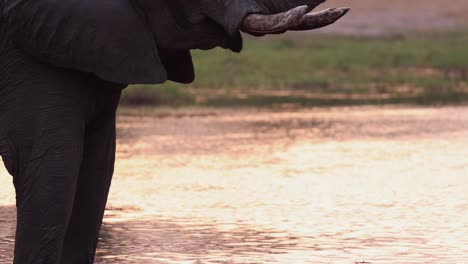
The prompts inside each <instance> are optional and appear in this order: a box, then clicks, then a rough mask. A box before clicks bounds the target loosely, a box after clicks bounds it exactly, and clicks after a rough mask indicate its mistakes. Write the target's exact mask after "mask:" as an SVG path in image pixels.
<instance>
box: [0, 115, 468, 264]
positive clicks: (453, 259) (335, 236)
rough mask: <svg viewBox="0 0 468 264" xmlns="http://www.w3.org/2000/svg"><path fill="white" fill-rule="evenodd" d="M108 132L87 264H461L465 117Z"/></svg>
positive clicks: (255, 121) (190, 118)
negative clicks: (103, 206)
mask: <svg viewBox="0 0 468 264" xmlns="http://www.w3.org/2000/svg"><path fill="white" fill-rule="evenodd" d="M118 130H119V141H118V161H117V166H116V175H115V179H114V182H113V186H112V190H111V195H110V200H109V206H108V211H107V214H106V218H105V224H104V226H103V230H102V236H101V242H100V248H99V250H98V257H97V263H104V264H108V263H109V264H110V263H148V264H153V263H350V264H353V263H356V262H369V263H468V199H467V198H468V197H467V194H468V107H444V108H413V107H384V108H382V107H379V108H376V107H353V108H319V109H307V110H278V111H275V110H266V109H264V110H258V109H243V110H237V109H235V110H229V109H221V110H220V109H216V110H211V109H205V110H187V109H185V110H164V109H162V110H161V109H159V110H131V109H124V110H123V111H122V113H121V115H120V118H119V125H118ZM0 174H1V176H0V186H2V189H1V192H0V257H1V258H3V259H4V260H6V262H5V263H8V262H11V250H12V243H13V234H14V230H13V229H14V209H13V207H12V205H13V204H14V195H13V193H12V192H13V191H12V187H11V184H10V183H9V182H10V181H11V178H10V177H8V176H5V175H6V173H5V172H4V171H3V170H2V171H1V172H0ZM4 186H7V188H6V189H5V188H4ZM0 263H1V261H0Z"/></svg>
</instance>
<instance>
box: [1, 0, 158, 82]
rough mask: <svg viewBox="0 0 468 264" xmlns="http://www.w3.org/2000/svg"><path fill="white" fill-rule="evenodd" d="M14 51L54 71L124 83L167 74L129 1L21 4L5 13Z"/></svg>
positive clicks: (71, 0) (36, 0)
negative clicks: (75, 72) (51, 66)
mask: <svg viewBox="0 0 468 264" xmlns="http://www.w3.org/2000/svg"><path fill="white" fill-rule="evenodd" d="M9 25H10V27H11V28H13V34H12V37H13V41H14V43H15V45H16V46H17V48H18V49H20V50H22V51H23V52H26V53H28V54H30V55H32V56H33V57H36V58H38V59H39V60H41V61H43V62H46V63H50V64H53V65H55V66H58V67H64V68H70V69H75V70H78V71H83V72H90V73H94V74H95V75H97V76H98V77H100V78H101V79H104V80H107V81H111V82H116V83H124V84H134V83H141V84H158V83H163V82H164V81H166V79H167V73H166V70H165V68H164V65H163V64H162V62H161V59H160V57H159V55H158V50H157V46H156V43H155V40H154V38H153V35H152V33H151V31H150V30H149V28H148V26H147V25H146V22H145V20H144V19H143V18H142V16H141V13H140V12H139V10H138V9H137V7H136V6H134V5H133V4H132V3H131V1H129V0H98V1H96V0H33V1H23V2H22V3H20V4H19V5H17V6H15V7H14V8H12V9H11V10H10V12H9Z"/></svg>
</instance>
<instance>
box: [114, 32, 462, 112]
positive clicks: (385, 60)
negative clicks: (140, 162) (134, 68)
mask: <svg viewBox="0 0 468 264" xmlns="http://www.w3.org/2000/svg"><path fill="white" fill-rule="evenodd" d="M467 43H468V34H467V33H466V32H460V33H450V34H443V35H433V36H427V35H426V36H418V37H416V36H415V37H405V38H379V39H377V38H354V37H331V36H307V37H300V36H293V37H292V38H290V39H286V38H270V39H247V40H246V41H245V48H244V51H243V52H242V53H241V54H233V53H231V52H227V51H224V50H221V49H217V50H213V51H210V52H206V51H199V52H198V51H197V52H194V53H193V55H194V61H195V64H196V74H197V80H196V81H195V82H194V83H193V84H190V85H188V86H187V85H186V86H183V85H179V84H175V83H166V84H164V85H159V86H134V87H131V88H129V89H127V90H126V91H125V95H124V98H123V101H124V103H128V104H132V103H149V104H152V103H156V104H160V105H209V106H218V105H219V106H225V105H230V106H235V105H255V106H270V105H272V104H284V103H293V104H300V105H324V104H325V105H338V104H365V103H400V102H405V103H423V104H424V103H445V102H460V101H466V100H467V99H468V44H467Z"/></svg>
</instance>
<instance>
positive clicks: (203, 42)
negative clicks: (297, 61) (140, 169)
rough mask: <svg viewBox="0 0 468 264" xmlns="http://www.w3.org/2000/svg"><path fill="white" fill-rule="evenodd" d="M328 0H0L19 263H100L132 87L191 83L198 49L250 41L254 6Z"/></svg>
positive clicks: (2, 124) (237, 46) (5, 143)
mask: <svg viewBox="0 0 468 264" xmlns="http://www.w3.org/2000/svg"><path fill="white" fill-rule="evenodd" d="M323 1H324V0H271V1H268V0H178V1H176V0H0V154H1V156H2V158H3V160H4V163H5V166H6V168H7V170H8V172H9V173H10V174H11V175H12V176H13V182H14V186H15V189H16V200H17V210H18V219H17V233H16V243H15V260H14V263H17V264H29V263H47V264H56V263H66V264H74V263H78V264H84V263H93V261H94V255H95V250H96V245H97V239H98V235H99V229H100V226H101V223H102V218H103V213H104V208H105V205H106V200H107V195H108V191H109V186H110V182H111V178H112V173H113V168H114V155H115V111H116V108H117V105H118V103H119V98H120V93H121V90H122V89H123V88H125V87H126V86H127V85H128V84H134V83H146V84H158V83H163V82H165V81H166V80H173V81H177V82H182V83H188V82H191V81H192V80H193V79H194V72H193V65H192V60H191V56H190V50H192V49H211V48H213V47H216V46H221V47H224V48H228V49H231V50H233V51H236V52H238V51H240V50H241V48H242V39H241V35H240V33H239V30H240V28H241V26H242V22H243V20H244V18H245V17H246V16H247V15H249V14H266V15H267V14H276V13H280V12H284V11H287V10H289V9H291V8H294V7H297V6H301V5H308V7H309V8H308V9H310V10H311V9H313V8H314V7H315V6H317V5H318V4H320V3H321V2H323ZM296 26H298V25H296ZM247 28H249V27H247ZM247 31H248V30H247ZM283 31H284V30H283ZM252 33H254V32H252ZM277 33H281V32H277Z"/></svg>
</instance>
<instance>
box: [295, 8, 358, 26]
mask: <svg viewBox="0 0 468 264" xmlns="http://www.w3.org/2000/svg"><path fill="white" fill-rule="evenodd" d="M349 10H351V8H348V7H342V8H330V9H326V10H323V11H320V12H316V13H309V14H306V15H305V16H303V17H302V19H301V23H300V24H299V26H296V27H292V28H290V30H296V31H297V30H312V29H317V28H321V27H325V26H328V25H331V24H333V23H335V22H336V21H338V20H339V19H340V18H342V17H343V16H344V15H346V14H347V13H348V12H349Z"/></svg>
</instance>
